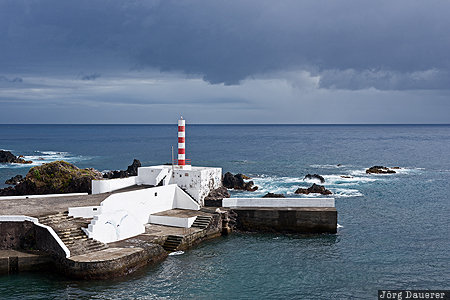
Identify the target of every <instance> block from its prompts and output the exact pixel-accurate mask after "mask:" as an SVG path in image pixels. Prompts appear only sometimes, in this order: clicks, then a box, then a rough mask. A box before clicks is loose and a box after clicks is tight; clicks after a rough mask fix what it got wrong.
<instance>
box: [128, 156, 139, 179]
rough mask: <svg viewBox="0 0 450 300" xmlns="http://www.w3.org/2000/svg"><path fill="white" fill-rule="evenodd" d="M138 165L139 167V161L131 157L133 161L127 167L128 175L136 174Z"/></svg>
mask: <svg viewBox="0 0 450 300" xmlns="http://www.w3.org/2000/svg"><path fill="white" fill-rule="evenodd" d="M139 167H141V162H140V161H139V160H137V159H136V158H135V159H133V163H132V164H131V165H130V166H128V168H127V173H128V176H137V172H138V168H139Z"/></svg>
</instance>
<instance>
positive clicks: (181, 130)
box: [178, 117, 186, 169]
mask: <svg viewBox="0 0 450 300" xmlns="http://www.w3.org/2000/svg"><path fill="white" fill-rule="evenodd" d="M178 166H179V167H180V169H183V168H185V167H186V121H185V120H184V119H183V117H181V118H180V120H178Z"/></svg>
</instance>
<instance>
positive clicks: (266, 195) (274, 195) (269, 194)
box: [263, 193, 286, 198]
mask: <svg viewBox="0 0 450 300" xmlns="http://www.w3.org/2000/svg"><path fill="white" fill-rule="evenodd" d="M263 198H286V196H285V195H283V194H274V193H267V194H265V195H264V196H263Z"/></svg>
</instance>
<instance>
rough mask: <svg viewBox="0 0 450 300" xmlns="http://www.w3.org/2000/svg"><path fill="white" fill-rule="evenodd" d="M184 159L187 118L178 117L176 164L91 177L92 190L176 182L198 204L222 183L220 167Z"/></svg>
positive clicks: (201, 203) (105, 191)
mask: <svg viewBox="0 0 450 300" xmlns="http://www.w3.org/2000/svg"><path fill="white" fill-rule="evenodd" d="M188 161H189V160H188V159H186V121H185V120H183V117H181V119H180V120H178V164H177V165H173V164H172V165H160V166H151V167H140V168H138V175H137V176H131V177H128V178H120V179H103V180H92V194H100V193H108V192H113V191H117V190H120V189H123V188H126V187H130V186H133V185H151V186H158V185H162V186H167V185H169V184H176V185H178V186H179V187H180V188H182V189H183V190H184V191H186V192H187V193H188V194H189V195H190V196H191V197H192V198H194V199H195V201H197V202H198V203H199V204H200V205H203V200H204V199H205V197H206V196H207V195H208V194H209V192H210V191H211V190H213V189H216V188H219V187H220V186H221V184H222V169H221V168H209V167H192V166H191V165H190V164H189V163H188V164H186V163H187V162H188Z"/></svg>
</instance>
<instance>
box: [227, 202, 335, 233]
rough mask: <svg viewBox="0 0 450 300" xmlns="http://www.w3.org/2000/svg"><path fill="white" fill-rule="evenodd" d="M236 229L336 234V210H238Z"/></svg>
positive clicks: (236, 211) (235, 210) (236, 210)
mask: <svg viewBox="0 0 450 300" xmlns="http://www.w3.org/2000/svg"><path fill="white" fill-rule="evenodd" d="M233 211H234V212H235V213H236V214H237V216H236V229H238V230H243V231H258V232H282V233H336V230H337V211H336V209H335V208H328V207H327V208H323V207H321V208H284V209H283V208H279V209H275V208H250V209H249V208H237V209H233Z"/></svg>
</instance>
